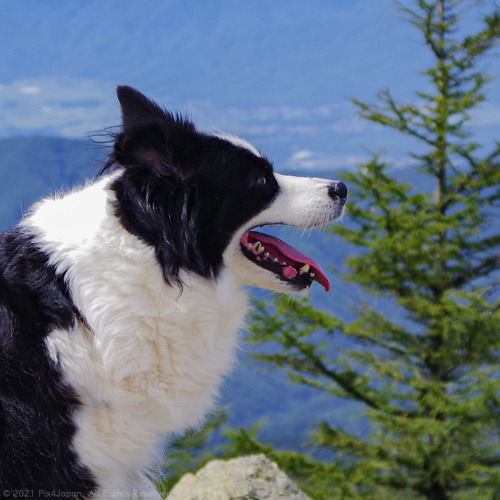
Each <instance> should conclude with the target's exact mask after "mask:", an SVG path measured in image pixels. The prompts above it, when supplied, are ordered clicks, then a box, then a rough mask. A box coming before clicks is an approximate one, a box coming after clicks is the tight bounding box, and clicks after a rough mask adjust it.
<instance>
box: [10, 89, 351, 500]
mask: <svg viewBox="0 0 500 500" xmlns="http://www.w3.org/2000/svg"><path fill="white" fill-rule="evenodd" d="M118 97H119V100H120V103H121V106H122V115H123V124H122V128H121V132H120V133H118V134H117V135H116V137H115V145H114V152H113V153H112V154H111V156H110V158H109V160H108V162H107V164H106V165H105V167H104V169H103V172H102V174H101V175H100V176H99V177H98V178H97V179H96V181H95V182H93V183H91V184H89V185H87V186H85V187H84V188H82V189H78V190H75V191H73V192H71V193H69V194H66V195H63V196H58V197H55V198H47V199H45V200H43V201H41V202H40V203H38V204H37V205H35V206H34V207H33V209H32V210H31V211H30V213H29V214H28V215H27V216H26V217H25V218H24V220H23V221H22V222H21V223H20V225H19V226H18V227H17V228H15V229H14V230H12V231H10V232H7V233H3V234H2V235H1V236H0V492H2V491H4V490H5V491H16V490H20V489H23V490H25V491H28V492H30V493H29V494H30V495H31V496H32V497H35V498H36V497H37V496H39V497H43V496H44V495H45V496H46V492H59V493H61V494H65V495H68V494H69V493H71V494H72V496H73V497H77V496H81V497H82V498H83V497H90V496H92V497H106V496H110V495H111V494H114V495H115V494H118V492H120V493H121V494H122V495H129V497H133V496H137V495H138V494H139V493H140V492H149V493H150V494H151V495H154V494H155V493H154V488H153V486H152V485H151V484H150V483H149V482H147V481H146V480H145V479H144V478H143V472H144V471H145V470H147V469H148V467H151V466H152V465H154V464H155V461H157V460H159V458H160V457H161V449H160V446H159V445H160V443H161V442H162V437H163V436H165V435H166V434H168V433H171V432H179V431H182V430H183V429H186V428H187V427H190V426H196V425H198V424H199V423H200V422H201V421H202V419H203V416H204V415H205V414H206V412H207V411H208V410H209V409H210V408H211V407H212V405H213V402H214V399H215V397H216V394H217V387H218V385H219V383H220V381H221V378H222V377H223V375H224V374H225V373H226V372H227V371H228V369H229V368H230V367H231V363H232V361H233V352H234V350H235V346H236V343H237V332H238V330H239V329H240V327H241V325H242V323H243V319H244V316H245V313H246V311H247V301H246V294H245V292H244V291H243V290H242V289H241V286H242V285H246V284H249V285H256V286H259V287H264V288H269V289H272V290H275V291H280V292H300V291H304V292H306V291H307V290H308V289H309V286H310V285H311V283H312V281H313V278H312V276H311V275H310V274H308V273H302V272H301V273H300V276H297V277H294V278H290V277H289V278H287V277H285V276H283V275H280V273H279V272H277V271H276V270H270V269H269V268H267V269H266V268H265V267H262V266H261V265H258V264H257V263H256V262H255V261H254V260H252V258H249V256H248V255H245V254H244V252H243V250H244V248H243V247H242V243H241V240H242V237H243V235H244V234H245V233H246V232H247V231H249V230H251V229H253V228H255V227H256V226H260V225H264V224H270V223H281V224H290V225H293V226H297V227H301V228H309V227H313V226H316V225H319V224H324V223H326V222H328V221H330V220H333V219H336V218H339V217H340V216H341V215H342V212H343V205H344V201H345V197H346V189H345V186H344V185H343V184H342V183H337V182H332V181H327V180H322V179H313V178H298V177H291V176H284V175H280V174H277V173H274V172H273V169H272V166H271V164H270V163H269V161H268V160H266V159H265V158H264V157H263V156H262V155H261V154H260V153H259V152H258V151H257V150H256V149H255V148H254V147H253V146H251V145H250V144H248V143H247V142H246V141H243V140H242V139H239V138H235V137H232V136H227V135H223V134H205V133H200V132H198V131H197V130H196V129H195V127H194V126H193V124H192V123H191V122H189V121H187V120H185V119H183V118H181V117H178V116H173V115H172V114H170V113H168V112H166V111H165V110H163V109H161V108H160V107H158V106H157V105H156V104H154V103H153V102H151V101H150V100H148V99H147V98H146V97H144V96H143V95H142V94H140V93H139V92H137V91H136V90H134V89H132V88H130V87H125V86H122V87H119V89H118Z"/></svg>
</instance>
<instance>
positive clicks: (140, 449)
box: [24, 181, 247, 490]
mask: <svg viewBox="0 0 500 500" xmlns="http://www.w3.org/2000/svg"><path fill="white" fill-rule="evenodd" d="M103 182H104V181H103ZM100 184H101V185H99V184H98V185H96V186H92V187H89V188H87V189H85V190H83V191H80V192H76V193H73V194H71V195H69V196H67V197H65V198H62V199H59V200H45V201H44V202H42V203H41V204H40V205H39V206H38V207H37V208H36V210H35V211H34V213H33V214H32V215H31V216H30V217H29V218H27V219H26V221H25V223H24V226H25V227H26V228H27V229H28V230H30V232H32V233H34V234H37V235H38V237H37V243H38V244H39V246H40V247H41V248H42V249H44V250H45V251H46V252H47V253H48V254H49V255H50V261H51V263H52V264H54V265H55V266H56V268H57V269H58V271H59V272H61V273H63V272H64V273H65V276H66V280H67V282H68V284H69V288H70V290H71V293H72V297H73V300H74V302H75V305H76V307H77V308H78V309H79V311H80V312H81V314H82V315H83V317H84V318H85V320H86V322H87V324H86V325H85V324H83V323H78V324H77V326H76V327H75V329H74V330H73V331H61V330H58V331H53V332H52V333H51V334H50V335H49V336H48V338H47V347H48V350H49V353H50V355H51V357H52V358H53V359H54V361H56V362H57V363H58V364H59V366H60V367H61V369H62V370H63V373H64V377H65V380H66V381H67V383H69V384H70V385H71V386H72V387H74V388H75V390H76V392H77V394H78V395H79V397H80V399H81V401H82V403H83V405H82V407H81V408H80V409H79V410H78V411H77V413H76V415H75V420H76V424H77V433H76V435H75V438H74V448H75V450H76V452H77V453H78V455H79V457H81V459H82V462H83V463H84V464H86V465H88V466H89V467H90V469H91V470H92V472H93V473H94V475H95V476H96V479H97V481H98V482H99V484H100V486H101V488H103V489H106V490H126V489H128V488H132V487H135V486H134V484H135V483H134V481H135V480H136V479H137V472H138V471H140V470H142V469H144V468H145V467H147V466H150V465H151V464H152V463H153V462H154V459H155V456H154V455H155V453H156V447H157V445H158V443H159V442H160V441H161V438H162V436H163V435H165V434H166V433H169V432H178V431H181V430H183V429H185V428H186V427H189V426H194V425H196V424H198V423H199V422H200V421H201V420H202V419H203V416H204V414H205V413H206V412H207V410H209V409H210V407H211V405H212V404H213V401H214V397H215V396H216V394H217V387H218V385H219V383H220V381H221V378H222V376H223V375H224V374H225V373H226V372H227V371H228V370H229V369H230V367H231V363H232V360H233V353H234V350H235V346H236V343H237V331H238V330H239V328H240V327H241V325H242V322H243V318H244V315H245V313H246V308H247V306H246V296H245V294H244V292H242V291H240V290H239V289H238V287H237V285H236V280H235V278H234V276H233V275H232V274H231V273H230V272H229V271H228V270H224V271H223V272H222V273H221V275H220V276H219V278H218V280H217V281H213V280H206V279H202V278H200V277H198V276H194V275H183V276H181V278H182V279H183V281H184V288H183V290H182V291H181V290H180V289H179V288H178V287H175V286H174V287H170V286H169V285H167V284H166V283H165V281H164V279H163V276H162V271H161V269H160V267H159V265H158V264H157V261H156V259H155V256H154V252H153V250H152V249H151V248H149V247H148V246H146V245H145V244H143V243H142V242H141V241H139V240H138V239H137V238H135V237H134V236H132V235H130V234H129V233H127V232H126V231H125V230H124V229H123V228H122V227H121V225H120V224H119V222H118V221H117V219H116V217H115V216H114V215H113V213H112V208H111V206H110V204H109V197H110V193H109V192H108V191H107V190H106V189H103V186H104V184H103V183H102V182H101V183H100ZM84 207H85V208H84ZM88 207H92V208H91V210H90V212H89V209H88ZM128 485H130V486H128Z"/></svg>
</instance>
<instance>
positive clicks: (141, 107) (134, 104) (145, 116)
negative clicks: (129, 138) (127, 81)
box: [116, 85, 171, 133]
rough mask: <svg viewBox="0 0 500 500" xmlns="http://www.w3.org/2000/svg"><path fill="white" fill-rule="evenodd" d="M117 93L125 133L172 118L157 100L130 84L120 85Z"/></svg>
mask: <svg viewBox="0 0 500 500" xmlns="http://www.w3.org/2000/svg"><path fill="white" fill-rule="evenodd" d="M116 93H117V95H118V100H119V101H120V105H121V108H122V127H123V131H124V132H125V133H130V132H134V130H136V129H138V128H141V127H143V126H145V125H146V126H147V125H151V124H152V123H154V122H158V121H164V120H165V118H171V117H170V116H168V115H166V113H165V111H164V110H163V109H161V108H160V106H158V105H157V104H156V103H155V102H153V101H152V100H150V99H148V98H147V97H146V96H145V95H143V94H141V93H140V92H139V91H138V90H136V89H134V88H132V87H129V86H128V85H119V86H118V89H117V91H116Z"/></svg>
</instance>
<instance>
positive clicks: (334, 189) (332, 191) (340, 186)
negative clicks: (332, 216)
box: [328, 182, 347, 200]
mask: <svg viewBox="0 0 500 500" xmlns="http://www.w3.org/2000/svg"><path fill="white" fill-rule="evenodd" d="M328 195H329V196H330V198H332V199H333V200H335V199H338V198H340V199H341V200H345V199H346V198H347V186H346V185H345V184H344V183H343V182H332V183H331V184H330V186H329V188H328Z"/></svg>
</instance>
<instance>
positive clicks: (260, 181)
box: [256, 176, 267, 186]
mask: <svg viewBox="0 0 500 500" xmlns="http://www.w3.org/2000/svg"><path fill="white" fill-rule="evenodd" d="M256 184H260V185H261V186H263V185H264V184H267V178H266V177H264V176H262V177H259V178H258V179H257V181H256Z"/></svg>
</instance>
